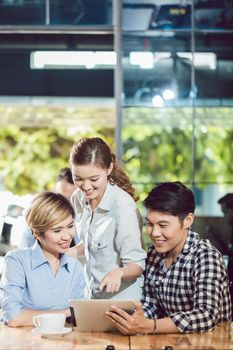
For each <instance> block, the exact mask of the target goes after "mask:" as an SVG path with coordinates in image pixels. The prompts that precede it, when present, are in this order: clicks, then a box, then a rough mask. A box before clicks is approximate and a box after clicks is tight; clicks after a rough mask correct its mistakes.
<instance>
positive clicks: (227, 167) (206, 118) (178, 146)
mask: <svg viewBox="0 0 233 350" xmlns="http://www.w3.org/2000/svg"><path fill="white" fill-rule="evenodd" d="M220 111H222V113H220ZM191 112H192V111H191V109H187V108H186V109H185V108H183V109H182V108H180V109H178V110H177V109H174V108H173V109H166V110H164V109H161V110H159V109H139V108H137V109H136V108H129V109H125V114H124V123H125V124H124V128H123V144H124V162H125V167H126V169H127V172H128V174H130V176H131V179H132V181H133V182H134V183H135V184H136V186H137V190H138V192H139V193H140V194H141V197H142V198H144V197H145V194H146V192H147V191H148V190H150V189H151V187H152V186H153V185H154V184H155V183H156V182H160V181H176V180H179V181H182V182H185V183H193V180H194V182H196V183H197V185H198V187H201V186H204V185H205V184H208V183H223V182H226V181H229V177H230V176H232V170H233V165H232V161H231V155H232V151H233V142H232V141H233V119H232V109H230V108H225V109H221V110H219V109H218V110H217V109H215V108H209V109H208V108H205V109H204V108H200V109H198V108H197V109H196V117H195V132H194V136H195V145H194V146H195V148H194V155H195V157H194V167H195V171H194V179H193V177H192V176H193V173H192V167H193V164H192V115H191ZM216 115H218V119H217V120H216ZM223 120H224V121H223ZM145 121H146V122H145ZM219 121H220V122H219ZM225 121H226V123H225ZM231 181H232V180H231Z"/></svg>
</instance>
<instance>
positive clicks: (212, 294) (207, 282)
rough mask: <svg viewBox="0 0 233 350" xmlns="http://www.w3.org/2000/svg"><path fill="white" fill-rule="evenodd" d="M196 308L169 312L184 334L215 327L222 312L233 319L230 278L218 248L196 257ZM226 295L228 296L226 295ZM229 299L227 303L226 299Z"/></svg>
mask: <svg viewBox="0 0 233 350" xmlns="http://www.w3.org/2000/svg"><path fill="white" fill-rule="evenodd" d="M193 277H194V291H193V308H192V309H191V310H189V311H180V312H174V313H172V314H170V315H169V317H170V318H171V319H172V320H173V322H174V323H175V325H176V326H177V328H178V329H179V330H180V332H182V333H189V332H206V331H209V330H212V329H214V328H215V326H216V324H217V323H218V322H219V316H220V314H222V311H223V310H224V309H225V311H226V315H225V317H226V320H228V321H229V320H230V319H231V317H230V316H231V306H230V305H231V302H230V297H229V293H228V296H227V294H226V291H227V289H228V277H227V273H226V270H225V266H224V262H223V260H222V257H221V255H220V254H218V253H217V252H216V251H215V250H211V251H210V250H208V249H206V250H202V251H200V252H199V254H198V255H197V257H196V261H195V268H194V270H193ZM224 295H226V298H223V296H224ZM227 301H228V302H227Z"/></svg>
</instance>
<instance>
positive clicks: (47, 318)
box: [32, 314, 66, 332]
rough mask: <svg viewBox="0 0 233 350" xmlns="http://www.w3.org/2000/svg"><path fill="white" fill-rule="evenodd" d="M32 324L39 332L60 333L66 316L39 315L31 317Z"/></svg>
mask: <svg viewBox="0 0 233 350" xmlns="http://www.w3.org/2000/svg"><path fill="white" fill-rule="evenodd" d="M32 322H33V324H34V326H35V327H36V328H38V329H39V330H40V331H41V332H62V330H63V328H64V326H65V322H66V315H64V314H39V315H37V316H34V317H33V319H32Z"/></svg>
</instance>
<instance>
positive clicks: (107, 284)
mask: <svg viewBox="0 0 233 350" xmlns="http://www.w3.org/2000/svg"><path fill="white" fill-rule="evenodd" d="M122 277H123V268H118V269H114V270H112V271H110V272H109V273H108V274H107V275H106V276H105V277H104V278H103V279H102V281H101V283H100V287H99V289H100V290H103V289H104V288H105V290H106V292H107V293H114V292H118V291H119V289H120V286H121V280H122Z"/></svg>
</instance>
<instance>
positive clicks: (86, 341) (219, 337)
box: [0, 324, 233, 350]
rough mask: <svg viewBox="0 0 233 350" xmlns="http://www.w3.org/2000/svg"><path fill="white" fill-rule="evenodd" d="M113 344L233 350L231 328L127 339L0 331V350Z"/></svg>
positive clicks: (134, 348) (90, 348)
mask: <svg viewBox="0 0 233 350" xmlns="http://www.w3.org/2000/svg"><path fill="white" fill-rule="evenodd" d="M108 344H113V345H114V346H115V350H144V349H145V350H161V349H162V348H163V347H164V346H166V345H170V346H172V348H173V350H225V349H228V350H229V349H232V350H233V341H231V338H230V335H229V324H223V325H219V326H218V327H217V328H216V329H215V330H214V331H213V332H208V333H193V334H158V335H136V336H130V337H128V336H124V335H121V334H117V333H78V332H76V331H73V332H72V333H70V334H68V335H65V336H63V337H58V336H57V337H49V338H44V337H41V336H40V335H38V334H33V333H31V328H27V327H21V328H10V327H7V326H4V329H2V330H0V350H105V348H106V345H108Z"/></svg>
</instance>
